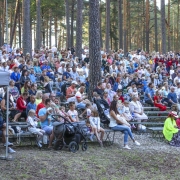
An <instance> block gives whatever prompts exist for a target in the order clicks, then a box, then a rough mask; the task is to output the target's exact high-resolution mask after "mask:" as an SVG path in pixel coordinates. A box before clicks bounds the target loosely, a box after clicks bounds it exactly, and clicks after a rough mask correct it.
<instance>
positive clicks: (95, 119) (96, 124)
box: [89, 110, 104, 147]
mask: <svg viewBox="0 0 180 180" xmlns="http://www.w3.org/2000/svg"><path fill="white" fill-rule="evenodd" d="M89 122H90V124H91V127H92V129H93V131H94V133H95V136H96V137H97V140H98V142H99V144H100V146H101V147H102V146H103V143H102V141H103V137H104V129H103V128H101V127H100V118H99V114H98V111H96V110H93V111H92V113H91V116H90V117H89ZM98 133H101V136H100V138H99V134H98Z"/></svg>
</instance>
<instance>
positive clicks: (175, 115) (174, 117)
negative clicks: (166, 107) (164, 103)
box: [168, 111, 179, 119]
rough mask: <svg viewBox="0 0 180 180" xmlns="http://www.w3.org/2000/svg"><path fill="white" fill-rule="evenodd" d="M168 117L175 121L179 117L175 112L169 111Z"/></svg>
mask: <svg viewBox="0 0 180 180" xmlns="http://www.w3.org/2000/svg"><path fill="white" fill-rule="evenodd" d="M168 117H170V118H171V119H177V118H178V117H179V116H178V114H177V112H176V111H171V112H170V113H169V114H168Z"/></svg>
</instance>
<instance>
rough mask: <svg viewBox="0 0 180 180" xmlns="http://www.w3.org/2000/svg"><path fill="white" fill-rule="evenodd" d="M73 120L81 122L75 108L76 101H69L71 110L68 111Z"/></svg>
mask: <svg viewBox="0 0 180 180" xmlns="http://www.w3.org/2000/svg"><path fill="white" fill-rule="evenodd" d="M67 114H68V115H69V118H70V120H71V122H79V118H78V112H77V111H76V110H75V102H70V103H69V111H68V112H67Z"/></svg>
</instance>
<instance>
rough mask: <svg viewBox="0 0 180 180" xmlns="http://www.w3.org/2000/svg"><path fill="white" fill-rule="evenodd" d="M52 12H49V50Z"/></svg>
mask: <svg viewBox="0 0 180 180" xmlns="http://www.w3.org/2000/svg"><path fill="white" fill-rule="evenodd" d="M51 27H52V11H51V10H50V12H49V47H50V48H51V46H52V44H51V37H52V28H51Z"/></svg>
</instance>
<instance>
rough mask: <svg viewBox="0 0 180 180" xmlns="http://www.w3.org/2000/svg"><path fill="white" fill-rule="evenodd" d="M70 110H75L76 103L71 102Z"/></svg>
mask: <svg viewBox="0 0 180 180" xmlns="http://www.w3.org/2000/svg"><path fill="white" fill-rule="evenodd" d="M69 109H70V110H72V111H73V110H75V102H70V103H69Z"/></svg>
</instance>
